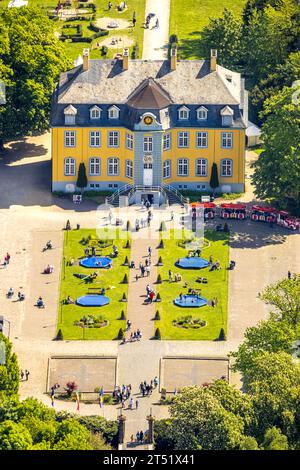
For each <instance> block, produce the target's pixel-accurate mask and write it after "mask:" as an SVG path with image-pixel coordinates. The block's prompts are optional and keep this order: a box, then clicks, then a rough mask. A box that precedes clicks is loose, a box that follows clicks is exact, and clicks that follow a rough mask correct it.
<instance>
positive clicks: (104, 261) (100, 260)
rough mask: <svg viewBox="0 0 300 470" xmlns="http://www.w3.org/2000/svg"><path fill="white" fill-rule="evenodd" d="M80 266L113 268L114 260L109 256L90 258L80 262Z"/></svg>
mask: <svg viewBox="0 0 300 470" xmlns="http://www.w3.org/2000/svg"><path fill="white" fill-rule="evenodd" d="M79 264H80V266H84V267H85V268H94V269H95V268H111V266H112V260H111V259H110V258H108V257H107V256H89V257H88V258H83V259H82V260H80V262H79Z"/></svg>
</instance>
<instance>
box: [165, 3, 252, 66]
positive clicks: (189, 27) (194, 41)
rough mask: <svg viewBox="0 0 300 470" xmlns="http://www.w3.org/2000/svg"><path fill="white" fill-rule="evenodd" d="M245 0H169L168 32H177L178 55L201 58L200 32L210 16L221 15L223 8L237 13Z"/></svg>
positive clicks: (186, 57) (187, 57)
mask: <svg viewBox="0 0 300 470" xmlns="http://www.w3.org/2000/svg"><path fill="white" fill-rule="evenodd" d="M245 3H246V0H219V1H216V0H171V14H170V34H177V36H178V40H179V45H180V57H181V58H185V59H198V58H202V54H201V47H200V34H201V31H202V30H203V28H204V26H206V25H207V24H208V22H209V19H210V18H217V17H219V16H222V12H223V10H224V8H228V9H229V10H232V11H233V12H234V13H236V14H237V15H238V14H240V13H241V11H242V9H243V7H244V5H245Z"/></svg>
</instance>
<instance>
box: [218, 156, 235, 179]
mask: <svg viewBox="0 0 300 470" xmlns="http://www.w3.org/2000/svg"><path fill="white" fill-rule="evenodd" d="M224 170H225V171H224ZM220 175H221V177H223V178H231V177H232V176H233V161H232V159H231V158H223V159H222V160H221V162H220Z"/></svg>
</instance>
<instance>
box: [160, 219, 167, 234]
mask: <svg viewBox="0 0 300 470" xmlns="http://www.w3.org/2000/svg"><path fill="white" fill-rule="evenodd" d="M166 230H167V226H166V222H165V221H162V222H161V223H160V227H159V231H160V232H165V231H166Z"/></svg>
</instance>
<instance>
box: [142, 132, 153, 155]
mask: <svg viewBox="0 0 300 470" xmlns="http://www.w3.org/2000/svg"><path fill="white" fill-rule="evenodd" d="M143 149H144V152H145V153H152V152H153V137H152V136H151V135H146V136H144V138H143Z"/></svg>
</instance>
